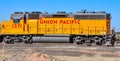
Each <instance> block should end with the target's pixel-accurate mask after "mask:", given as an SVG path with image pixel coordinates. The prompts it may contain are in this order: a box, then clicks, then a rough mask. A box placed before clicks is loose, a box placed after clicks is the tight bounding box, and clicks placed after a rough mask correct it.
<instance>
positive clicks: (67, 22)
mask: <svg viewBox="0 0 120 61" xmlns="http://www.w3.org/2000/svg"><path fill="white" fill-rule="evenodd" d="M40 24H80V20H40Z"/></svg>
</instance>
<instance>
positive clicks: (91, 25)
mask: <svg viewBox="0 0 120 61" xmlns="http://www.w3.org/2000/svg"><path fill="white" fill-rule="evenodd" d="M41 20H46V21H49V20H52V21H57V23H52V24H51V23H47V24H44V23H43V24H41V23H40V19H29V20H27V22H26V24H25V23H24V20H20V23H19V24H21V27H20V28H19V27H16V28H13V27H12V24H14V23H13V20H10V21H8V22H3V23H2V34H77V35H78V34H79V35H103V34H105V35H108V34H110V19H104V20H89V19H88V20H75V19H74V18H42V19H41ZM61 20H64V21H69V20H70V21H71V20H75V21H80V24H79V23H73V24H62V23H60V21H61Z"/></svg>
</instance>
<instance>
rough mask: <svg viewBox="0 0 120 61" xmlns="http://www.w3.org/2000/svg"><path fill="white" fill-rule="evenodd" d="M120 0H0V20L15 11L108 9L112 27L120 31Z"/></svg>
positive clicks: (5, 18) (8, 16)
mask: <svg viewBox="0 0 120 61" xmlns="http://www.w3.org/2000/svg"><path fill="white" fill-rule="evenodd" d="M119 6H120V0H0V20H9V19H10V15H11V13H14V12H19V11H21V12H26V11H27V12H32V11H41V12H50V13H56V12H57V11H66V12H68V13H69V12H77V11H82V9H87V11H106V12H108V13H111V16H112V19H111V28H113V27H115V30H116V31H120V21H119V20H120V8H119Z"/></svg>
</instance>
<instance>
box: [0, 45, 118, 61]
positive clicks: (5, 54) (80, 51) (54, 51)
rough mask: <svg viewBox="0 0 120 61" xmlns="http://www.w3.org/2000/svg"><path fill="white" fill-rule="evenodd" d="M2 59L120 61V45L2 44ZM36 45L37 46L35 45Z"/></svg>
mask: <svg viewBox="0 0 120 61" xmlns="http://www.w3.org/2000/svg"><path fill="white" fill-rule="evenodd" d="M0 46H1V47H0V60H1V61H120V47H119V46H115V47H105V46H97V47H96V46H79V45H78V46H76V45H74V44H64V43H63V44H56V43H55V44H52V43H48V44H45V43H42V44H31V45H29V44H28V45H26V44H14V45H6V46H5V49H3V48H2V45H1V44H0ZM34 46H35V47H34Z"/></svg>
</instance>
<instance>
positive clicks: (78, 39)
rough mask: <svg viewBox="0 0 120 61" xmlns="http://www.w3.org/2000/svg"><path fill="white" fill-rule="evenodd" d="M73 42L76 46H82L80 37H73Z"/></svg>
mask: <svg viewBox="0 0 120 61" xmlns="http://www.w3.org/2000/svg"><path fill="white" fill-rule="evenodd" d="M73 42H74V43H76V44H82V37H80V36H75V37H73Z"/></svg>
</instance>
